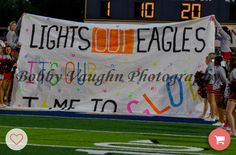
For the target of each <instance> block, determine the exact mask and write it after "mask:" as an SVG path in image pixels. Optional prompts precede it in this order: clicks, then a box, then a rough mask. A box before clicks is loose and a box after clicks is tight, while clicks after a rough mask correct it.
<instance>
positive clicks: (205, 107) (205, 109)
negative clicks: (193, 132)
mask: <svg viewBox="0 0 236 155" xmlns="http://www.w3.org/2000/svg"><path fill="white" fill-rule="evenodd" d="M203 100H204V107H203V114H202V118H204V117H205V116H206V113H207V110H208V101H207V98H204V99H203Z"/></svg>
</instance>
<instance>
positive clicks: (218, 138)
mask: <svg viewBox="0 0 236 155" xmlns="http://www.w3.org/2000/svg"><path fill="white" fill-rule="evenodd" d="M215 138H216V145H219V144H222V145H224V144H225V136H216V135H215Z"/></svg>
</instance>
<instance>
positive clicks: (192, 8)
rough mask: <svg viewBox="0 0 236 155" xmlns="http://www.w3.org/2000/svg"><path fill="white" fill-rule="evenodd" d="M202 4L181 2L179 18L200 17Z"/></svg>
mask: <svg viewBox="0 0 236 155" xmlns="http://www.w3.org/2000/svg"><path fill="white" fill-rule="evenodd" d="M201 12H202V6H201V4H199V3H182V4H181V19H197V18H200V17H201Z"/></svg>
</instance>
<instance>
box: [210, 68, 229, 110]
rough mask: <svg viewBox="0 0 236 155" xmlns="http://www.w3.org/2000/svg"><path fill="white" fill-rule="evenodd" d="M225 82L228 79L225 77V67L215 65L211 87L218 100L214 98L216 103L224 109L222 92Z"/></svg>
mask: <svg viewBox="0 0 236 155" xmlns="http://www.w3.org/2000/svg"><path fill="white" fill-rule="evenodd" d="M227 84H228V79H227V78H226V71H225V69H224V68H223V67H222V66H216V67H215V83H214V85H213V89H214V94H215V96H216V97H217V98H218V100H216V104H217V106H218V107H220V108H222V109H226V104H224V92H225V88H226V85H227Z"/></svg>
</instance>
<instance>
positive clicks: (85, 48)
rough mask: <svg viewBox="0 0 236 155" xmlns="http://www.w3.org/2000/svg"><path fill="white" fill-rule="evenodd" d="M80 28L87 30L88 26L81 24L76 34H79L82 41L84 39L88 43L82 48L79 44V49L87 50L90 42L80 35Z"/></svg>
mask: <svg viewBox="0 0 236 155" xmlns="http://www.w3.org/2000/svg"><path fill="white" fill-rule="evenodd" d="M82 29H85V30H89V28H88V27H84V26H82V27H80V28H79V30H78V34H79V37H80V39H81V40H83V41H85V42H87V43H88V45H87V47H84V48H82V47H81V46H79V49H80V50H87V49H88V48H89V47H90V42H89V40H88V39H85V38H84V37H83V36H82V35H81V31H82Z"/></svg>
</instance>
